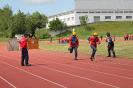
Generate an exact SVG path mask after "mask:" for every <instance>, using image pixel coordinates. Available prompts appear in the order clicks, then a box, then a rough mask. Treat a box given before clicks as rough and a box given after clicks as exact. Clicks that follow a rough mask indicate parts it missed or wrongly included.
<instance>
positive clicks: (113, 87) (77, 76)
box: [39, 66, 120, 88]
mask: <svg viewBox="0 0 133 88" xmlns="http://www.w3.org/2000/svg"><path fill="white" fill-rule="evenodd" d="M39 67H41V68H46V69H48V70H52V71H56V72H59V73H63V74H66V75H70V76H73V77H76V78H81V79H84V80H88V81H92V82H95V83H98V84H102V85H106V86H110V87H112V88H120V87H117V86H114V85H111V84H107V83H104V82H100V81H97V80H93V79H89V78H86V77H82V76H79V75H74V74H71V73H68V72H64V71H60V70H57V69H54V68H49V67H42V66H39Z"/></svg>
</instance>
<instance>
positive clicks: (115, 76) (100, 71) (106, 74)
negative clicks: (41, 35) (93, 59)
mask: <svg viewBox="0 0 133 88" xmlns="http://www.w3.org/2000/svg"><path fill="white" fill-rule="evenodd" d="M38 60H39V59H38ZM45 62H48V63H55V64H58V65H62V66H67V67H69V68H75V69H79V70H83V71H92V72H96V73H100V74H105V75H108V76H115V77H119V78H124V79H129V80H133V78H129V77H126V76H120V75H114V74H110V73H105V72H101V71H96V70H92V69H89V68H88V69H89V70H86V69H84V68H80V67H75V66H70V65H66V64H60V63H56V62H51V61H45Z"/></svg>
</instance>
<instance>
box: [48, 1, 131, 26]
mask: <svg viewBox="0 0 133 88" xmlns="http://www.w3.org/2000/svg"><path fill="white" fill-rule="evenodd" d="M81 16H88V19H89V20H88V23H93V22H99V21H133V0H75V9H74V10H72V11H67V12H63V13H60V14H56V15H53V16H50V17H48V20H49V21H51V20H53V19H55V18H59V19H60V20H61V21H63V22H65V23H66V24H67V26H75V25H80V20H79V18H80V17H81Z"/></svg>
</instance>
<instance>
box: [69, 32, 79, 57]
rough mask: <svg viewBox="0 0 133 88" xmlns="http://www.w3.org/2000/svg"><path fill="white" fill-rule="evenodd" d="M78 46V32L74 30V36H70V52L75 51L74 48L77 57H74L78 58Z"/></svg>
mask: <svg viewBox="0 0 133 88" xmlns="http://www.w3.org/2000/svg"><path fill="white" fill-rule="evenodd" d="M78 46H79V41H78V38H77V36H76V32H73V33H72V36H70V38H69V49H68V50H69V51H70V53H73V50H74V52H75V55H74V56H75V57H74V59H75V60H77V57H78Z"/></svg>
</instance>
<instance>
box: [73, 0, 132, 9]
mask: <svg viewBox="0 0 133 88" xmlns="http://www.w3.org/2000/svg"><path fill="white" fill-rule="evenodd" d="M75 9H78V10H80V9H81V10H83V9H112V10H113V9H115V10H116V9H117V10H119V9H129V10H131V9H133V0H75Z"/></svg>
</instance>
